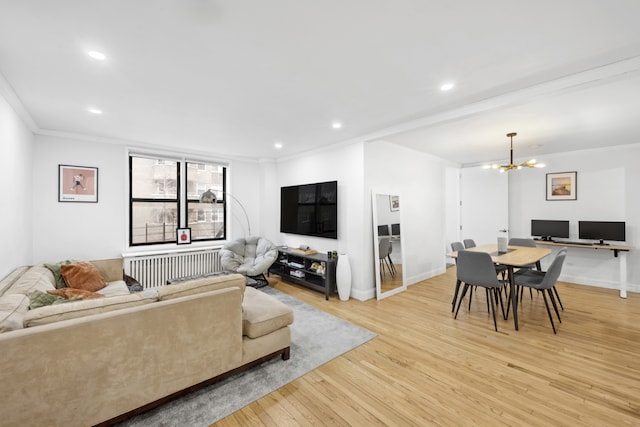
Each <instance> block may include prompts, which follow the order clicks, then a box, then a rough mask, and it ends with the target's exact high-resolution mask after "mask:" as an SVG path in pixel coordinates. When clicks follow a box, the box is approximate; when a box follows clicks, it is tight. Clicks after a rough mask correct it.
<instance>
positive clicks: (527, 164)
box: [485, 132, 545, 173]
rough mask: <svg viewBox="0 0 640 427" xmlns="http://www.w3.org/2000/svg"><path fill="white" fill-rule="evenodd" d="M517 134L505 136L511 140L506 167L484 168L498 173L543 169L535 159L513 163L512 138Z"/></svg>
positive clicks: (493, 166)
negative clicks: (498, 170) (523, 169)
mask: <svg viewBox="0 0 640 427" xmlns="http://www.w3.org/2000/svg"><path fill="white" fill-rule="evenodd" d="M516 135H517V133H515V132H510V133H508V134H507V137H509V138H511V146H510V147H509V164H508V165H491V166H485V167H486V168H493V169H500V173H504V172H508V171H510V170H512V169H522V168H523V167H526V168H543V167H544V166H545V165H544V164H542V163H536V159H531V160H528V161H526V162H524V163H520V164H518V165H516V164H514V163H513V137H514V136H516Z"/></svg>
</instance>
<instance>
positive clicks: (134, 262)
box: [124, 249, 222, 289]
mask: <svg viewBox="0 0 640 427" xmlns="http://www.w3.org/2000/svg"><path fill="white" fill-rule="evenodd" d="M219 251H220V250H219V249H205V250H197V251H189V252H176V253H166V254H156V255H139V256H126V257H125V258H124V271H125V273H126V274H128V275H129V276H131V277H133V278H134V279H136V280H137V281H138V282H139V283H140V284H141V285H142V287H143V288H145V289H149V288H157V287H159V286H164V285H166V284H167V280H171V279H178V278H181V277H189V276H198V275H201V274H207V273H213V272H216V271H221V270H222V267H221V266H220V256H219Z"/></svg>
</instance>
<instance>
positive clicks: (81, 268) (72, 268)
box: [60, 262, 107, 292]
mask: <svg viewBox="0 0 640 427" xmlns="http://www.w3.org/2000/svg"><path fill="white" fill-rule="evenodd" d="M60 274H61V275H62V277H63V278H64V281H65V282H66V283H67V286H68V287H70V288H75V289H84V290H85V291H89V292H96V291H99V290H100V289H102V288H104V287H105V286H106V285H107V282H106V281H105V280H104V278H103V277H102V276H101V275H100V272H99V271H98V269H97V268H96V267H95V266H94V265H93V264H91V263H90V262H76V263H73V264H65V265H61V266H60Z"/></svg>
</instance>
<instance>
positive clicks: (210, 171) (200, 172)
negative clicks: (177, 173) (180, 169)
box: [186, 162, 227, 241]
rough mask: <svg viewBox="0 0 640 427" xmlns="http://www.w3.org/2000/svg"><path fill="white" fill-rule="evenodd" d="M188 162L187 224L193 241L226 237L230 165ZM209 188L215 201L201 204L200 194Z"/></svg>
mask: <svg viewBox="0 0 640 427" xmlns="http://www.w3.org/2000/svg"><path fill="white" fill-rule="evenodd" d="M186 165H187V168H186V170H187V176H186V181H187V227H189V228H191V240H192V241H194V240H215V239H224V238H225V234H226V228H227V227H226V221H225V215H224V213H225V207H226V203H225V201H226V199H225V197H224V195H225V194H226V193H225V188H226V168H225V167H224V166H222V165H216V164H206V163H196V162H187V163H186ZM207 190H211V192H213V193H214V194H215V195H216V201H215V202H214V203H200V196H201V195H202V193H204V192H205V191H207Z"/></svg>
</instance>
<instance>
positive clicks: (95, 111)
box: [87, 108, 102, 114]
mask: <svg viewBox="0 0 640 427" xmlns="http://www.w3.org/2000/svg"><path fill="white" fill-rule="evenodd" d="M87 111H89V112H90V113H91V114H102V110H99V109H97V108H87Z"/></svg>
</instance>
